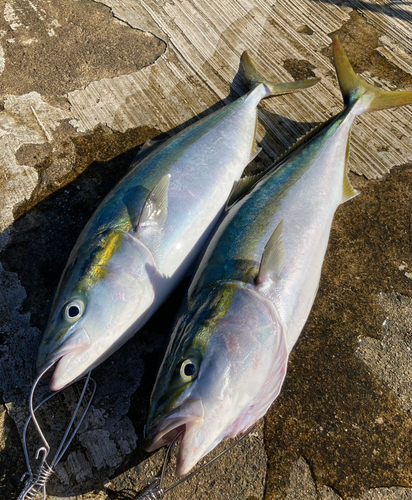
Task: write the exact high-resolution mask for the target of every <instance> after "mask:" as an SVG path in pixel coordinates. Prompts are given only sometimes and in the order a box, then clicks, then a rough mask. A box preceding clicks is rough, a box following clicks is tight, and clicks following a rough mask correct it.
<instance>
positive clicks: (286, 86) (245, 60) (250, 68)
mask: <svg viewBox="0 0 412 500" xmlns="http://www.w3.org/2000/svg"><path fill="white" fill-rule="evenodd" d="M240 67H241V70H242V73H243V77H244V78H245V80H246V81H247V83H248V85H249V87H254V86H255V85H259V84H260V83H263V85H264V86H265V88H266V97H270V96H274V95H281V94H291V93H292V92H299V90H304V89H307V88H308V87H312V85H315V83H318V82H319V81H320V78H310V79H308V80H298V81H296V82H288V83H273V82H271V81H270V80H267V79H266V78H264V77H263V76H262V75H261V74H260V73H259V72H258V71H257V69H256V68H255V66H254V64H253V62H252V60H251V58H250V55H249V53H248V52H247V50H245V51H244V52H243V54H242V57H241V59H240Z"/></svg>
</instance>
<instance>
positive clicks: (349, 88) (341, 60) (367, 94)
mask: <svg viewBox="0 0 412 500" xmlns="http://www.w3.org/2000/svg"><path fill="white" fill-rule="evenodd" d="M333 58H334V61H335V68H336V73H337V75H338V81H339V86H340V89H341V92H342V96H343V100H344V103H345V105H346V106H351V105H353V104H354V103H355V102H357V101H359V100H360V101H362V103H363V104H364V105H363V106H362V107H360V108H359V113H358V114H361V113H365V112H368V111H377V110H379V109H388V108H393V107H396V106H405V105H406V104H411V103H412V92H410V91H394V92H388V91H385V90H380V89H379V88H377V87H374V86H373V85H369V83H367V82H365V80H363V79H362V78H360V77H359V76H357V75H356V74H355V72H354V71H353V68H352V66H351V64H350V62H349V59H348V58H347V56H346V54H345V52H344V50H343V48H342V45H341V44H340V42H339V39H338V37H337V36H335V38H334V39H333Z"/></svg>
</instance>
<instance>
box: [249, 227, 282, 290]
mask: <svg viewBox="0 0 412 500" xmlns="http://www.w3.org/2000/svg"><path fill="white" fill-rule="evenodd" d="M282 230H283V219H282V220H281V221H280V222H279V224H278V225H277V227H276V229H275V230H274V231H273V234H272V236H271V237H270V238H269V241H268V242H267V243H266V246H265V250H264V251H263V255H262V260H261V261H260V268H259V273H258V276H257V279H256V284H257V285H261V284H262V283H263V282H264V281H266V280H267V279H271V280H272V281H273V280H274V279H275V278H276V277H277V276H279V275H280V272H281V270H282V268H283V266H284V265H285V261H286V251H285V247H284V244H283V235H282Z"/></svg>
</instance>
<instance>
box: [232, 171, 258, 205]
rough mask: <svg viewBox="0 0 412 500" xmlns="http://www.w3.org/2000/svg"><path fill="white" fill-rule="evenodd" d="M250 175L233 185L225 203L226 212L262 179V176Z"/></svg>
mask: <svg viewBox="0 0 412 500" xmlns="http://www.w3.org/2000/svg"><path fill="white" fill-rule="evenodd" d="M264 173H265V172H262V173H260V174H256V175H250V176H248V177H242V178H241V179H239V180H238V181H236V182H234V183H233V187H232V191H231V192H230V195H229V198H228V199H227V202H226V210H228V209H229V208H230V207H231V206H232V205H233V204H234V203H236V202H237V201H238V200H240V198H242V197H243V196H244V195H245V194H246V193H247V192H248V191H249V190H250V188H251V187H252V186H253V185H255V184H256V182H258V180H259V179H261V178H262V176H263V174H264Z"/></svg>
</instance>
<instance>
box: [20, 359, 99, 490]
mask: <svg viewBox="0 0 412 500" xmlns="http://www.w3.org/2000/svg"><path fill="white" fill-rule="evenodd" d="M49 369H50V366H49V367H47V368H46V369H45V370H44V371H43V372H41V373H40V374H39V376H38V377H37V378H36V380H35V381H34V384H33V386H32V388H31V391H30V397H29V410H30V415H29V417H28V418H27V420H26V423H25V424H24V430H23V450H24V456H25V459H26V464H27V472H25V473H24V474H23V476H22V478H21V481H23V480H24V479H25V480H26V483H25V485H24V489H23V491H22V492H21V493H20V495H19V496H18V499H17V500H33V499H34V498H35V497H36V495H37V494H38V493H39V492H40V491H41V492H42V494H43V500H46V483H47V481H48V480H49V479H50V476H51V475H52V474H53V472H54V468H55V467H56V465H57V464H58V463H59V461H60V460H61V458H62V456H63V455H64V453H65V452H66V450H67V448H68V447H69V446H70V443H71V442H72V441H73V438H74V436H75V435H76V433H77V431H78V430H79V427H80V426H81V424H82V422H83V420H84V417H85V416H86V414H87V411H88V409H89V408H90V405H91V403H92V400H93V397H94V394H95V392H96V382H95V381H94V379H92V378H91V372H89V373H88V374H87V375H85V376H84V377H82V378H81V379H79V380H78V381H75V382H73V384H75V383H77V382H79V381H81V380H84V386H83V390H82V392H81V394H80V398H79V401H78V403H77V405H76V408H75V409H74V412H73V415H72V418H71V419H70V422H69V425H68V426H67V429H66V432H65V433H64V436H63V439H62V440H61V442H60V445H59V447H58V449H57V451H56V453H55V455H54V457H53V459H52V460H51V462H48V461H47V458H48V456H49V454H50V445H49V443H48V441H47V439H46V438H45V436H44V434H43V432H42V430H41V428H40V425H39V423H38V421H37V418H36V411H37V410H38V409H39V408H40V407H41V406H43V405H44V404H45V403H46V402H47V401H49V400H50V399H51V398H53V397H55V396H57V394H59V393H60V392H61V391H62V390H63V389H61V390H60V391H56V392H54V393H52V394H50V395H49V396H47V397H46V398H44V399H43V400H42V401H41V402H40V403H39V404H38V405H37V406H36V407H34V403H33V400H34V391H35V390H36V387H37V385H38V383H39V381H40V379H41V378H42V377H43V375H45V373H46V372H47V371H48V370H49ZM70 385H72V384H70ZM89 386H90V389H91V390H89V391H87V389H88V387H89ZM67 387H68V386H67ZM67 387H65V388H67ZM82 403H83V404H84V403H85V404H84V406H83V409H82ZM76 419H77V422H76V423H75V421H76ZM31 421H33V424H34V426H35V428H36V430H37V432H38V435H39V437H40V439H41V441H42V445H41V446H40V447H39V448H37V450H36V454H35V459H36V460H40V465H39V467H38V469H37V472H33V470H32V467H31V464H30V459H29V452H28V446H27V429H28V426H29V423H30V422H31Z"/></svg>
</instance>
